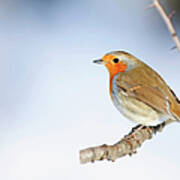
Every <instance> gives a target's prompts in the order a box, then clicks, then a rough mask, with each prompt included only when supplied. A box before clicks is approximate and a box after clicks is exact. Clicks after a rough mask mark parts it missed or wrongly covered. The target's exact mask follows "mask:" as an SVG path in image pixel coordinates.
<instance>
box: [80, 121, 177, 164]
mask: <svg viewBox="0 0 180 180" xmlns="http://www.w3.org/2000/svg"><path fill="white" fill-rule="evenodd" d="M172 122H174V120H171V119H169V120H167V121H165V122H163V123H162V124H160V125H158V126H155V127H153V126H151V127H144V128H138V127H139V126H138V127H135V128H133V129H132V131H131V132H130V133H129V134H128V135H127V136H125V137H124V138H122V139H121V140H120V141H119V142H117V143H116V144H114V145H106V144H104V145H101V146H96V147H90V148H87V149H84V150H81V151H80V162H81V164H85V163H87V162H94V161H97V160H105V159H107V160H110V161H113V162H114V161H115V160H116V159H117V158H120V157H123V156H125V155H132V154H134V153H136V149H137V148H139V147H140V146H141V145H142V144H143V142H144V141H146V140H148V139H151V138H152V137H153V135H154V134H155V133H156V132H160V131H161V130H162V129H163V128H164V127H165V126H166V125H168V124H170V123H172Z"/></svg>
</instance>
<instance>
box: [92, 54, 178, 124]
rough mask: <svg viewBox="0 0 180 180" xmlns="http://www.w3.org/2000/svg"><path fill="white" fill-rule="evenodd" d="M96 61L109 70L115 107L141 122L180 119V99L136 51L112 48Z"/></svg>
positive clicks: (150, 122) (128, 116)
mask: <svg viewBox="0 0 180 180" xmlns="http://www.w3.org/2000/svg"><path fill="white" fill-rule="evenodd" d="M93 62H94V63H98V64H104V65H105V66H106V68H107V69H108V71H109V75H110V86H109V92H110V96H111V99H112V101H113V103H114V105H115V106H116V108H117V109H118V110H119V111H120V112H121V113H122V114H123V115H124V116H125V117H127V118H128V119H130V120H132V121H135V122H136V123H138V124H140V125H142V126H156V125H158V124H160V123H162V122H164V121H165V120H167V119H172V120H174V121H179V122H180V101H179V100H178V98H177V97H176V95H175V93H174V92H173V91H172V90H171V89H170V87H169V86H168V85H167V84H166V82H165V81H164V80H163V79H162V78H161V76H160V75H159V74H158V73H157V72H155V71H154V70H153V69H152V68H151V67H149V66H148V65H146V64H145V63H144V62H142V61H140V60H139V59H137V58H136V57H134V56H133V55H131V54H129V53H127V52H123V51H113V52H110V53H107V54H105V55H104V57H103V58H102V59H98V60H94V61H93Z"/></svg>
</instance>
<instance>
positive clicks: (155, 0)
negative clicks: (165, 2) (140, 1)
mask: <svg viewBox="0 0 180 180" xmlns="http://www.w3.org/2000/svg"><path fill="white" fill-rule="evenodd" d="M152 7H156V9H157V10H158V11H159V13H160V15H161V16H162V18H163V19H164V22H165V23H166V25H167V27H168V30H169V32H170V33H171V36H172V38H173V40H174V42H175V44H176V47H177V49H178V50H179V51H180V41H179V39H178V36H177V33H176V31H175V29H174V27H173V25H172V22H171V19H172V16H173V15H174V11H173V12H172V13H170V15H169V16H168V15H167V14H166V12H165V10H164V9H163V7H162V5H161V4H160V2H159V0H153V4H152V5H150V6H149V8H152Z"/></svg>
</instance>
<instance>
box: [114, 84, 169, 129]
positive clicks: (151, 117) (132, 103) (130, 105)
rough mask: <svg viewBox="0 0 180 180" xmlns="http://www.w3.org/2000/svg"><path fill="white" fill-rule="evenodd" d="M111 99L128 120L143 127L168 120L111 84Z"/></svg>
mask: <svg viewBox="0 0 180 180" xmlns="http://www.w3.org/2000/svg"><path fill="white" fill-rule="evenodd" d="M111 97H112V100H113V103H114V105H115V106H116V108H117V109H118V110H119V111H120V112H121V113H122V114H123V115H124V116H125V117H127V118H128V119H130V120H132V121H134V122H136V123H139V124H142V125H145V126H155V125H157V124H160V123H161V122H162V121H165V120H166V119H168V117H167V116H165V115H163V114H162V113H160V112H158V111H156V110H154V109H153V108H151V107H150V106H148V105H146V104H145V103H143V102H141V101H139V100H137V99H135V98H133V97H130V96H128V95H127V94H126V93H125V92H124V91H123V90H120V89H118V88H117V87H116V85H115V83H113V87H112V92H111Z"/></svg>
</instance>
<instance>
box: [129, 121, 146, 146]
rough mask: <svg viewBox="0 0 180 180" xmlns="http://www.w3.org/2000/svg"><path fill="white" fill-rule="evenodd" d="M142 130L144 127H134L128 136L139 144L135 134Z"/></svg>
mask: <svg viewBox="0 0 180 180" xmlns="http://www.w3.org/2000/svg"><path fill="white" fill-rule="evenodd" d="M143 128H145V126H143V125H141V124H139V125H137V126H136V127H134V128H133V129H132V131H131V133H130V135H131V136H132V137H133V138H134V139H135V140H136V141H137V142H138V143H140V142H139V140H138V139H137V137H136V133H137V132H138V131H139V130H141V129H143Z"/></svg>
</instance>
